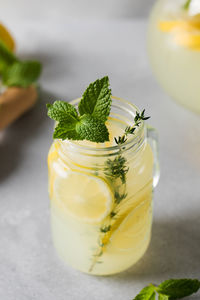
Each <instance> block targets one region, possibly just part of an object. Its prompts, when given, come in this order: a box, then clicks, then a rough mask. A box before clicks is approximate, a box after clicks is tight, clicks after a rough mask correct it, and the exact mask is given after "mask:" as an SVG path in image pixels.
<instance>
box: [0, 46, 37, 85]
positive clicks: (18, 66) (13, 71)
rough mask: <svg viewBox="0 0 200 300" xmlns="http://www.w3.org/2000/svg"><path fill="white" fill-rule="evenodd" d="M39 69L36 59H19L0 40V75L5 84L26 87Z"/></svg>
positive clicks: (35, 76)
mask: <svg viewBox="0 0 200 300" xmlns="http://www.w3.org/2000/svg"><path fill="white" fill-rule="evenodd" d="M41 69H42V66H41V64H40V63H39V62H38V61H20V60H19V59H18V58H17V57H16V56H15V55H14V54H13V53H12V52H11V51H10V50H9V49H8V48H7V46H6V45H5V44H4V43H3V42H2V41H0V75H1V77H2V82H3V84H4V85H5V86H20V87H24V88H26V87H28V86H29V85H31V84H32V83H34V82H35V81H36V80H37V79H38V78H39V76H40V73H41Z"/></svg>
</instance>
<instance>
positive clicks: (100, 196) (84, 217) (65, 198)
mask: <svg viewBox="0 0 200 300" xmlns="http://www.w3.org/2000/svg"><path fill="white" fill-rule="evenodd" d="M54 195H55V200H56V201H57V202H58V203H59V205H61V206H62V209H64V210H65V211H67V212H68V213H69V214H71V215H72V216H74V217H76V218H78V219H79V220H81V221H83V222H89V223H99V222H101V221H102V220H103V219H104V218H105V217H106V216H107V215H108V214H109V213H110V211H111V208H112V203H113V197H112V192H111V190H110V188H109V186H108V184H107V183H106V182H105V181H104V180H103V179H101V178H98V177H96V176H93V175H88V174H87V173H82V172H74V171H70V170H69V171H66V174H65V176H63V177H57V178H56V179H55V184H54Z"/></svg>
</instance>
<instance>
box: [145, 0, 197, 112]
mask: <svg viewBox="0 0 200 300" xmlns="http://www.w3.org/2000/svg"><path fill="white" fill-rule="evenodd" d="M175 1H176V0H174V2H175ZM166 3H167V1H166V0H160V1H157V3H156V5H155V6H154V8H153V10H152V13H151V17H150V23H149V32H148V51H149V56H150V61H151V65H152V68H153V71H154V74H155V75H156V78H157V79H158V81H159V83H160V84H161V86H162V87H163V88H164V89H165V90H166V91H167V93H169V95H170V96H171V97H172V98H174V99H175V100H177V101H178V102H179V103H181V104H182V105H184V106H186V107H187V108H189V109H191V110H193V111H195V112H198V113H200V84H199V78H200V17H199V16H196V17H194V18H190V17H189V16H188V15H187V13H186V12H183V11H182V10H181V9H180V12H177V13H175V14H174V13H169V12H168V11H166V9H165V8H166ZM170 22H171V23H170ZM170 26H171V28H170ZM160 27H161V28H160ZM162 29H163V30H162Z"/></svg>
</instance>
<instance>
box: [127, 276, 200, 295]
mask: <svg viewBox="0 0 200 300" xmlns="http://www.w3.org/2000/svg"><path fill="white" fill-rule="evenodd" d="M199 289H200V281H199V280H198V279H169V280H166V281H164V282H162V283H161V284H160V285H159V286H156V285H153V284H151V285H149V286H147V287H145V288H144V289H142V290H141V292H140V293H139V294H138V295H137V296H136V297H135V298H134V299H133V300H155V299H156V293H158V299H159V300H176V299H183V298H185V297H187V296H190V295H192V294H194V293H196V292H198V290H199Z"/></svg>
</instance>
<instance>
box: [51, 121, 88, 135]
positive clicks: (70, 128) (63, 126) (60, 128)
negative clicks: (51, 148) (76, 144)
mask: <svg viewBox="0 0 200 300" xmlns="http://www.w3.org/2000/svg"><path fill="white" fill-rule="evenodd" d="M76 124H77V122H74V123H73V124H70V123H66V122H65V121H61V122H59V123H58V125H57V126H56V128H55V129H54V133H53V138H54V139H62V140H66V139H68V140H83V138H82V137H81V136H80V135H79V133H78V132H77V131H76Z"/></svg>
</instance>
